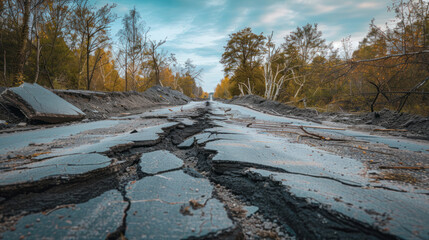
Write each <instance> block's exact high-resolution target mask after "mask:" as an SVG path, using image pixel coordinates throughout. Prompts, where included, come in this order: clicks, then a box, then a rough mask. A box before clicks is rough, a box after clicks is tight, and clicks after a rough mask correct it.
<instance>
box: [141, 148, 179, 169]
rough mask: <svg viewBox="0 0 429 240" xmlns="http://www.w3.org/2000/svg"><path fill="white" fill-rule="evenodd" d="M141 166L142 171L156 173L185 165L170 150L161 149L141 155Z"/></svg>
mask: <svg viewBox="0 0 429 240" xmlns="http://www.w3.org/2000/svg"><path fill="white" fill-rule="evenodd" d="M140 166H141V169H142V172H144V173H148V174H156V173H159V172H165V171H168V170H173V169H177V168H180V167H182V166H183V161H182V159H180V158H178V157H176V155H174V154H172V153H170V152H169V151H165V150H160V151H154V152H150V153H144V154H143V156H142V157H141V161H140Z"/></svg>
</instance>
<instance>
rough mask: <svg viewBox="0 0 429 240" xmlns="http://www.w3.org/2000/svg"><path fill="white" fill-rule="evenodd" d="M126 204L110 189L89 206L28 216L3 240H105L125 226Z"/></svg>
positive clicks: (82, 205) (87, 203)
mask: <svg viewBox="0 0 429 240" xmlns="http://www.w3.org/2000/svg"><path fill="white" fill-rule="evenodd" d="M127 205H128V203H127V202H124V201H123V198H122V196H121V194H120V192H119V191H117V190H111V191H108V192H105V193H104V194H102V195H100V196H99V197H96V198H94V199H91V200H89V201H88V202H86V203H81V204H76V205H70V206H69V207H63V208H60V209H57V210H55V209H54V210H53V211H52V210H47V211H46V212H45V213H36V214H30V215H27V216H25V217H23V218H22V219H21V220H19V222H18V224H17V225H16V227H15V228H16V230H15V231H9V232H5V233H3V234H2V237H3V238H2V239H67V240H71V239H106V237H107V236H108V235H109V234H110V233H112V232H115V231H116V229H117V228H118V227H120V226H121V225H122V219H123V217H124V212H125V209H126V207H127Z"/></svg>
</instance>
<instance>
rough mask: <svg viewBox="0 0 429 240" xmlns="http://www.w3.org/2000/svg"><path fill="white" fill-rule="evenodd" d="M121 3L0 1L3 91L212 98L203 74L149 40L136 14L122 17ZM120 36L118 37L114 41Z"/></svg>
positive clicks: (0, 53) (0, 54)
mask: <svg viewBox="0 0 429 240" xmlns="http://www.w3.org/2000/svg"><path fill="white" fill-rule="evenodd" d="M115 7H116V5H115V4H106V5H104V6H101V7H97V5H96V4H95V3H93V2H92V1H89V0H0V56H1V57H0V66H1V70H0V74H1V77H0V79H1V80H0V85H2V86H5V87H14V86H19V85H20V84H22V83H23V82H30V83H38V84H40V85H42V86H46V87H49V88H52V89H84V90H93V91H145V90H146V89H148V88H150V87H152V86H155V85H161V86H166V87H171V88H172V89H175V90H178V91H180V92H182V93H184V94H186V95H187V96H190V97H205V96H207V93H204V92H203V89H202V88H201V86H200V83H201V71H202V69H200V68H198V67H197V66H196V65H195V64H194V63H193V62H192V60H191V59H188V60H187V61H186V62H184V63H179V62H178V61H177V59H176V57H175V55H174V53H168V52H167V51H166V50H164V49H163V44H165V42H166V39H164V40H158V41H156V40H153V39H150V37H149V32H150V27H149V26H146V24H145V22H144V21H143V20H142V17H141V15H140V13H139V11H137V10H136V9H135V8H134V9H131V10H130V11H129V12H128V13H127V14H125V16H122V17H121V18H120V20H121V23H122V28H121V29H120V30H119V31H118V32H117V33H114V32H112V29H111V26H112V23H113V22H114V21H115V20H117V19H118V18H119V16H117V15H116V14H115V13H114V12H113V9H114V8H115ZM112 36H116V38H117V41H114V39H113V37H112Z"/></svg>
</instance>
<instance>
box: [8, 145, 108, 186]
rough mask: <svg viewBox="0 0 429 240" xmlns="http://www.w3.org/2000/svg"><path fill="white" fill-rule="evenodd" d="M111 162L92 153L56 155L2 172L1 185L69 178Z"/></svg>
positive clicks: (105, 165)
mask: <svg viewBox="0 0 429 240" xmlns="http://www.w3.org/2000/svg"><path fill="white" fill-rule="evenodd" d="M110 164H111V160H110V158H108V157H106V156H103V155H100V154H96V153H92V154H78V155H70V156H62V157H55V158H51V159H48V160H43V161H39V162H34V163H30V164H26V165H23V166H21V167H20V168H18V169H15V170H12V171H7V172H2V173H1V174H0V187H4V186H7V185H13V184H20V183H28V182H36V181H39V180H43V179H48V178H63V179H65V178H69V177H70V176H72V175H79V174H84V173H87V172H90V171H93V170H96V169H99V168H104V167H107V166H109V165H110Z"/></svg>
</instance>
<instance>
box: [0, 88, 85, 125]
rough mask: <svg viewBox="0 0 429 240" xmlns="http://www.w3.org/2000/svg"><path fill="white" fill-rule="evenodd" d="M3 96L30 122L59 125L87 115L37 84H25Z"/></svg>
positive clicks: (4, 93) (10, 89) (6, 92)
mask: <svg viewBox="0 0 429 240" xmlns="http://www.w3.org/2000/svg"><path fill="white" fill-rule="evenodd" d="M2 96H3V98H5V99H6V100H7V101H9V102H10V103H12V104H13V105H15V106H16V107H18V108H19V109H20V110H21V111H22V112H23V113H24V115H25V116H26V117H27V118H28V119H30V120H40V121H44V122H49V123H59V122H67V121H72V120H79V119H82V118H84V117H85V113H83V112H82V111H81V110H80V109H79V108H77V107H75V106H73V105H72V104H70V103H69V102H67V101H66V100H64V99H62V98H61V97H58V96H57V95H56V94H55V93H53V92H51V91H49V90H47V89H46V88H43V87H41V86H40V85H38V84H37V83H34V84H31V83H24V84H22V85H21V86H19V87H14V88H9V89H8V90H6V91H4V92H3V93H2Z"/></svg>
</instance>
